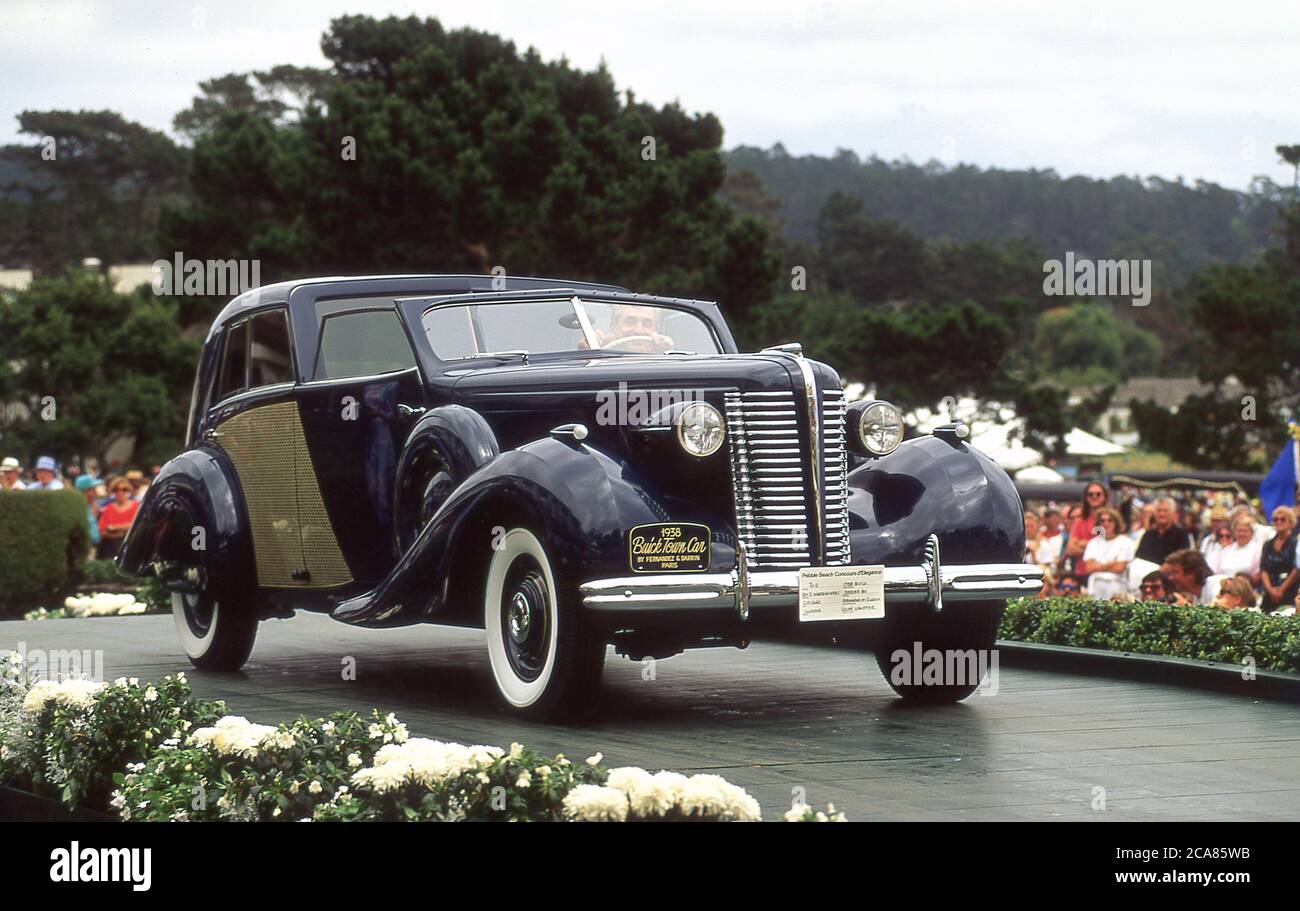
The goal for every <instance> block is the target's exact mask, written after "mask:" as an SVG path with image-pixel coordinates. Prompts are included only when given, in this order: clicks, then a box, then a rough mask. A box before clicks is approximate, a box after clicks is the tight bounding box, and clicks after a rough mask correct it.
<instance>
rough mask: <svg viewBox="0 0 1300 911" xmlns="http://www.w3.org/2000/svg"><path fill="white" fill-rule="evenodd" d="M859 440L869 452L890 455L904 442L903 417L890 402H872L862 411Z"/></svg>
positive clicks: (859, 423)
mask: <svg viewBox="0 0 1300 911" xmlns="http://www.w3.org/2000/svg"><path fill="white" fill-rule="evenodd" d="M858 438H859V439H861V440H862V445H863V447H865V448H866V450H867V452H870V453H872V454H874V455H888V454H889V453H891V452H893V451H894V450H895V449H897V448H898V444H899V443H901V442H903V416H902V415H901V414H899V413H898V409H897V408H895V407H894V406H893V405H891V404H889V403H888V402H872V403H871V404H870V405H868V406H867V407H866V408H864V409H862V417H861V419H859V421H858Z"/></svg>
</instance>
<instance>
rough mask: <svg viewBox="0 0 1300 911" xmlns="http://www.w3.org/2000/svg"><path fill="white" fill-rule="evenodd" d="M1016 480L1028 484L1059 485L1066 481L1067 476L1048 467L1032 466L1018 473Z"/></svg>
mask: <svg viewBox="0 0 1300 911" xmlns="http://www.w3.org/2000/svg"><path fill="white" fill-rule="evenodd" d="M1016 480H1017V481H1022V482H1025V483H1028V484H1058V483H1060V482H1061V481H1064V480H1065V476H1064V475H1062V474H1061V473H1060V472H1059V471H1055V470H1054V469H1051V468H1048V467H1047V466H1046V465H1030V466H1029V467H1028V468H1022V469H1020V470H1019V471H1017V472H1016Z"/></svg>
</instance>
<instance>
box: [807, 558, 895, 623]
mask: <svg viewBox="0 0 1300 911" xmlns="http://www.w3.org/2000/svg"><path fill="white" fill-rule="evenodd" d="M884 616H885V568H884V567H883V566H805V567H804V568H803V569H801V570H799V619H800V620H801V621H805V622H807V621H813V620H868V619H877V620H878V619H881V618H883V617H884Z"/></svg>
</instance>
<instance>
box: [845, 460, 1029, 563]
mask: <svg viewBox="0 0 1300 911" xmlns="http://www.w3.org/2000/svg"><path fill="white" fill-rule="evenodd" d="M848 483H849V497H848V505H849V529H850V536H851V541H850V552H851V554H852V562H853V563H855V564H883V565H886V566H905V565H910V564H915V563H917V562H919V561H920V560H921V559H922V558H923V557H924V556H925V545H926V541H927V539H928V538H929V536H930V535H931V534H936V535H938V536H939V541H940V544H941V547H942V552H943V561H944V562H945V563H1018V562H1020V560H1021V559H1022V558H1023V554H1024V548H1025V522H1024V511H1023V507H1022V506H1021V503H1020V496H1019V494H1017V493H1016V488H1015V485H1014V484H1013V483H1012V481H1011V478H1010V477H1008V476H1007V473H1006V472H1005V471H1003V470H1002V468H1000V467H999V466H998V465H997V463H995V462H994V461H993V460H992V459H990V458H989V457H988V456H986V455H984V453H982V452H980V451H979V450H978V449H975V448H973V447H972V446H969V445H968V444H966V443H964V442H961V441H960V440H955V439H954V440H949V439H946V438H941V437H935V436H925V437H919V438H917V439H914V440H909V441H907V442H905V443H903V444H902V445H901V446H899V447H898V448H897V449H896V450H894V451H893V452H892V453H890V454H889V455H887V456H881V457H878V458H874V459H871V460H868V461H867V462H866V463H864V464H862V465H860V466H859V467H857V468H855V469H854V470H853V471H851V472H849V476H848Z"/></svg>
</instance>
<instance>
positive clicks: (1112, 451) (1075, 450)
mask: <svg viewBox="0 0 1300 911" xmlns="http://www.w3.org/2000/svg"><path fill="white" fill-rule="evenodd" d="M1065 451H1066V453H1067V454H1069V455H1072V456H1108V455H1122V454H1123V453H1125V452H1127V451H1128V450H1127V449H1125V448H1124V447H1123V446H1121V445H1119V444H1118V443H1112V442H1111V441H1110V440H1104V439H1102V438H1101V437H1099V436H1096V435H1095V434H1091V433H1088V431H1086V430H1080V429H1079V428H1078V427H1075V428H1074V429H1073V430H1071V431H1070V432H1069V433H1067V434H1066V435H1065Z"/></svg>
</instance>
